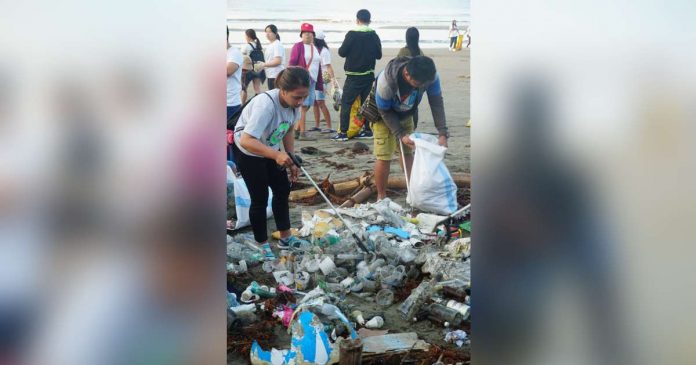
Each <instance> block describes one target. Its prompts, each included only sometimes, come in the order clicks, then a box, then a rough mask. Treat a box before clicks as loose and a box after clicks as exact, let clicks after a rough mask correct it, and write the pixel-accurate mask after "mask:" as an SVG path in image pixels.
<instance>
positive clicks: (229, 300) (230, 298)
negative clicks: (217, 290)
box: [227, 292, 239, 308]
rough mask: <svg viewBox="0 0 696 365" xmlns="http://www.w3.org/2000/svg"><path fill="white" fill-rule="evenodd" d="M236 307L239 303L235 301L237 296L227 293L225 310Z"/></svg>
mask: <svg viewBox="0 0 696 365" xmlns="http://www.w3.org/2000/svg"><path fill="white" fill-rule="evenodd" d="M238 305H239V302H238V301H237V295H235V294H234V293H230V292H227V308H231V307H236V306H238Z"/></svg>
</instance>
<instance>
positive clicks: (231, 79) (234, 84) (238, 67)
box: [227, 28, 243, 119]
mask: <svg viewBox="0 0 696 365" xmlns="http://www.w3.org/2000/svg"><path fill="white" fill-rule="evenodd" d="M229 38H230V30H229V28H228V29H227V119H230V117H231V116H232V114H234V113H235V112H236V111H237V110H239V108H241V107H242V97H241V91H242V59H243V57H242V53H241V52H239V50H238V49H237V48H235V47H230V42H229Z"/></svg>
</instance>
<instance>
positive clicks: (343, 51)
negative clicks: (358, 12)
mask: <svg viewBox="0 0 696 365" xmlns="http://www.w3.org/2000/svg"><path fill="white" fill-rule="evenodd" d="M352 40H353V37H352V33H351V32H350V31H349V32H348V33H346V37H345V38H344V39H343V43H341V47H339V48H338V55H339V56H341V57H343V58H346V56H348V51H349V50H350V45H351V43H352Z"/></svg>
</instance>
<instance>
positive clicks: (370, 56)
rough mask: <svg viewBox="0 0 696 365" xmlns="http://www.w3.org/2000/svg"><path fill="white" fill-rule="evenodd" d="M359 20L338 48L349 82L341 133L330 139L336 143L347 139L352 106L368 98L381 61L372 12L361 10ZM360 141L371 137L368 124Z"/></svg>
mask: <svg viewBox="0 0 696 365" xmlns="http://www.w3.org/2000/svg"><path fill="white" fill-rule="evenodd" d="M356 18H357V19H356V23H357V24H358V27H357V28H356V29H353V30H351V31H349V32H348V33H347V34H346V37H345V39H344V40H343V43H342V44H341V47H340V48H339V49H338V55H339V56H341V57H343V58H345V59H346V62H345V63H344V64H343V69H344V70H345V73H346V82H345V84H344V85H343V97H342V98H341V114H340V117H341V126H340V128H341V130H340V132H339V133H337V134H336V135H335V136H334V137H333V138H331V139H333V140H335V141H347V140H348V127H349V125H350V110H351V107H352V106H353V103H354V102H355V99H357V98H358V97H360V100H361V101H362V102H364V101H365V100H366V99H367V96H368V95H369V94H370V90H371V89H372V84H373V83H374V81H375V64H376V63H377V60H379V59H381V58H382V42H381V41H380V39H379V36H378V35H377V33H376V32H375V31H374V30H373V29H371V28H370V27H369V25H370V12H369V11H368V10H367V9H360V10H358V13H357V14H356ZM358 138H372V130H370V126H369V125H368V123H365V125H364V126H363V130H362V131H361V132H360V134H358Z"/></svg>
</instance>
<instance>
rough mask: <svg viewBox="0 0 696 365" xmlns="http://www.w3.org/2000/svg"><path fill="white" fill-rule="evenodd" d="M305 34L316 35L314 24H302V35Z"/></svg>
mask: <svg viewBox="0 0 696 365" xmlns="http://www.w3.org/2000/svg"><path fill="white" fill-rule="evenodd" d="M303 32H312V33H314V26H312V24H309V23H302V26H301V27H300V34H302V33H303Z"/></svg>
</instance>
